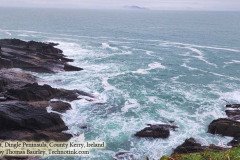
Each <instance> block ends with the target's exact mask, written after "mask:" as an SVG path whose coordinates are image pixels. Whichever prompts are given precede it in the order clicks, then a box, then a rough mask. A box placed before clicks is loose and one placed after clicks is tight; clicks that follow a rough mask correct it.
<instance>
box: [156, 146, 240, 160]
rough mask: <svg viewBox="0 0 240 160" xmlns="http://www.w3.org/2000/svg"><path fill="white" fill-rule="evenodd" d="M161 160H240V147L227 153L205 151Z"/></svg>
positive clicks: (165, 157) (164, 157)
mask: <svg viewBox="0 0 240 160" xmlns="http://www.w3.org/2000/svg"><path fill="white" fill-rule="evenodd" d="M160 160H240V147H236V148H232V149H229V150H226V151H205V152H201V153H189V154H175V155H172V156H171V157H167V156H163V157H162V158H161V159H160Z"/></svg>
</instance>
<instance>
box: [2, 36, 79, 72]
mask: <svg viewBox="0 0 240 160" xmlns="http://www.w3.org/2000/svg"><path fill="white" fill-rule="evenodd" d="M56 45H57V44H55V43H42V42H35V41H29V42H26V41H22V40H19V39H0V46H1V54H0V69H1V68H21V69H24V70H27V71H33V72H40V73H42V72H43V73H45V72H46V73H51V72H56V71H64V70H65V71H80V70H82V68H79V67H75V66H72V65H69V64H67V62H72V61H73V60H72V59H68V58H66V57H65V55H63V54H62V53H63V51H62V50H60V49H58V48H55V46H56Z"/></svg>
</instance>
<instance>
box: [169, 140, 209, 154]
mask: <svg viewBox="0 0 240 160" xmlns="http://www.w3.org/2000/svg"><path fill="white" fill-rule="evenodd" d="M204 149H205V148H204V147H202V145H201V144H200V143H198V142H196V140H195V139H194V138H189V139H186V140H185V142H184V143H183V144H181V145H180V146H178V147H177V148H176V149H174V152H173V153H174V154H182V153H194V152H202V151H204Z"/></svg>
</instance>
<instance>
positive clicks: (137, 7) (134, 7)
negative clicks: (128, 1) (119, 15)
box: [124, 5, 148, 10]
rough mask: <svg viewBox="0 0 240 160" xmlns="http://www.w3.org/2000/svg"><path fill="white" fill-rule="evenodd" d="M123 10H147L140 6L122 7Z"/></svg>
mask: <svg viewBox="0 0 240 160" xmlns="http://www.w3.org/2000/svg"><path fill="white" fill-rule="evenodd" d="M124 8H125V9H136V10H146V9H148V8H146V7H140V6H136V5H133V6H124Z"/></svg>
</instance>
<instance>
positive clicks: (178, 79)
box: [0, 9, 240, 160]
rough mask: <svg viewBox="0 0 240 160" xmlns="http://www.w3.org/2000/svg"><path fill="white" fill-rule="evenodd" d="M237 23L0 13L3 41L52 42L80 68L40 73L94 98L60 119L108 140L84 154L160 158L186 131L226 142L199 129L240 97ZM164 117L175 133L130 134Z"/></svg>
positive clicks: (163, 15) (181, 17) (140, 15)
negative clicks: (148, 136)
mask: <svg viewBox="0 0 240 160" xmlns="http://www.w3.org/2000/svg"><path fill="white" fill-rule="evenodd" d="M6 13H7V14H6ZM10 19H11V20H10ZM239 28H240V13H238V12H159V11H127V12H126V11H124V12H123V11H93V10H92V11H91V10H85V11H78V10H31V9H29V10H21V9H18V10H10V9H1V10H0V38H20V39H23V40H38V41H51V42H57V43H59V44H60V45H59V46H58V47H59V48H60V49H62V50H63V51H64V54H65V55H67V56H68V57H70V58H73V59H74V60H75V61H74V62H73V64H74V65H76V66H79V67H82V68H84V70H83V71H81V72H62V73H56V74H38V75H37V76H39V77H41V78H42V79H45V80H46V79H47V80H48V81H41V83H49V84H51V85H52V86H54V87H62V88H67V89H80V90H83V91H86V92H89V93H92V94H94V95H95V96H96V98H95V99H93V101H92V102H89V101H87V100H86V99H84V97H83V99H82V100H79V101H74V102H73V103H72V108H73V109H72V110H70V111H68V112H67V113H65V114H64V115H63V119H64V120H65V122H66V124H67V125H68V126H69V128H70V130H69V131H68V132H70V133H72V134H74V135H77V136H79V135H80V137H79V138H81V139H85V140H88V141H90V140H101V141H106V143H107V147H106V149H105V150H98V151H94V152H93V154H92V156H91V157H90V158H86V159H103V160H105V159H112V156H114V155H115V153H116V152H118V151H130V152H132V153H133V154H134V155H135V157H136V158H137V159H142V158H143V157H145V156H148V157H150V158H151V159H157V158H159V157H161V156H162V155H164V154H170V153H171V152H172V148H175V147H176V146H177V145H179V144H181V143H182V142H183V141H184V140H185V139H186V138H190V137H194V138H196V139H198V140H199V141H201V142H202V143H203V144H210V143H214V144H217V145H220V146H224V145H226V143H227V142H228V141H229V140H230V138H227V137H220V136H216V135H214V136H213V135H210V134H208V133H206V132H207V126H208V124H209V123H210V122H211V121H212V120H213V119H216V118H220V117H225V113H224V105H225V104H226V102H225V101H224V100H227V101H229V102H234V103H240V70H239V68H240V63H239V62H240V40H239V37H240V31H239ZM169 121H174V124H175V125H177V126H179V129H178V130H177V131H176V132H171V136H170V137H169V138H168V139H166V140H162V139H155V140H153V139H139V138H136V137H134V136H133V135H134V133H136V132H137V131H139V130H141V129H143V128H144V127H145V126H146V124H148V123H153V124H155V123H170V122H169ZM84 125H87V126H88V129H87V130H83V129H80V128H81V126H84ZM75 138H76V137H75ZM49 159H54V158H53V157H52V158H49ZM66 159H72V158H66ZM75 159H81V158H75Z"/></svg>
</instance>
